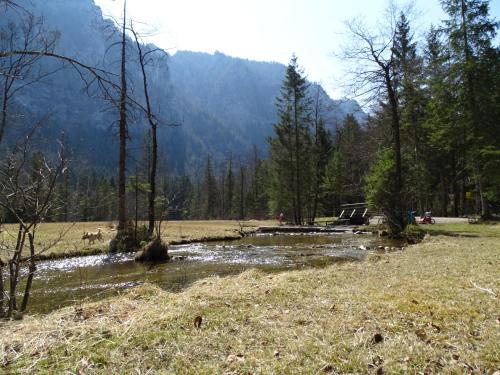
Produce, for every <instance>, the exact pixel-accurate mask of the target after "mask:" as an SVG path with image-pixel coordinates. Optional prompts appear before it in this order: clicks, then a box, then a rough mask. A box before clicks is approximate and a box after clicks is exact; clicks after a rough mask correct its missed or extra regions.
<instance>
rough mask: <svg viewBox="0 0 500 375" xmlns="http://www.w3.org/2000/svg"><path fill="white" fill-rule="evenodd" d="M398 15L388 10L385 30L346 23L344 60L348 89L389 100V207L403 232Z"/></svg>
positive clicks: (396, 228) (393, 224)
mask: <svg viewBox="0 0 500 375" xmlns="http://www.w3.org/2000/svg"><path fill="white" fill-rule="evenodd" d="M397 14H399V12H398V11H397V9H396V7H395V6H394V5H390V6H389V9H388V11H387V19H386V20H385V21H386V22H384V27H383V28H379V29H378V30H377V29H375V31H372V30H370V29H369V28H368V27H367V26H366V25H365V24H364V23H363V22H362V21H361V20H359V19H357V20H352V21H350V22H348V23H347V28H348V32H349V35H350V37H351V40H350V43H349V44H348V45H347V46H345V47H344V49H343V54H342V58H343V59H345V60H348V61H351V62H352V63H353V66H354V68H353V69H352V70H351V71H350V72H349V79H350V80H351V81H350V83H349V85H348V86H349V88H350V89H352V90H353V92H354V93H356V94H357V95H359V96H362V97H364V98H365V99H366V100H367V101H368V102H381V101H382V98H385V100H387V103H388V104H387V109H388V112H389V114H390V120H391V135H392V142H391V149H392V154H393V158H394V171H393V172H394V180H393V181H392V185H393V186H392V189H391V192H392V202H390V204H388V205H387V212H385V214H386V215H387V217H388V219H389V224H390V226H391V228H392V229H393V231H395V232H401V231H402V230H403V229H404V227H405V220H404V214H403V202H402V195H401V192H402V190H403V177H402V167H401V140H400V113H399V108H398V95H397V92H396V87H395V76H394V70H393V68H394V63H395V56H394V50H393V48H392V47H393V42H394V37H395V33H396V22H397V20H396V17H397Z"/></svg>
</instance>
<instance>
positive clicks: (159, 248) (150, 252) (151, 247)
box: [135, 238, 170, 262]
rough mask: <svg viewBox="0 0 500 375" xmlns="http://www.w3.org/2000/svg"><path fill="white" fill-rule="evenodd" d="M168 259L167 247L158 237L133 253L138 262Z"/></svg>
mask: <svg viewBox="0 0 500 375" xmlns="http://www.w3.org/2000/svg"><path fill="white" fill-rule="evenodd" d="M169 259H170V257H169V256H168V247H167V245H165V244H164V243H163V242H162V241H161V239H159V238H155V239H154V240H153V241H151V242H149V243H148V244H146V245H145V246H143V248H142V249H141V250H139V251H138V252H137V254H136V255H135V260H136V261H138V262H161V261H165V260H169Z"/></svg>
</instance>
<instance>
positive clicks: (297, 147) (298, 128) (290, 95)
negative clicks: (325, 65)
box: [269, 56, 312, 224]
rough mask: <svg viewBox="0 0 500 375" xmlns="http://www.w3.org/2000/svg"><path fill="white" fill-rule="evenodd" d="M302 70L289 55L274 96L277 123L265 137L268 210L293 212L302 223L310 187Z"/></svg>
mask: <svg viewBox="0 0 500 375" xmlns="http://www.w3.org/2000/svg"><path fill="white" fill-rule="evenodd" d="M308 88H309V85H308V83H307V80H306V78H305V76H304V73H303V70H302V69H301V68H300V67H299V65H298V63H297V57H295V56H293V57H292V59H291V60H290V63H289V64H288V67H287V70H286V76H285V80H284V82H283V85H282V87H281V91H280V96H279V97H278V98H277V108H278V118H279V119H278V123H277V124H275V125H274V131H275V133H276V135H275V137H274V138H270V139H269V144H270V153H271V160H272V169H271V173H272V184H271V187H270V198H271V200H272V202H271V209H272V210H275V212H277V211H286V212H285V215H286V214H288V215H293V222H294V223H295V224H303V222H304V211H305V203H306V202H307V201H308V200H310V199H311V198H312V197H311V186H312V178H311V176H312V170H311V169H312V168H311V162H312V158H311V150H312V140H311V134H310V126H311V104H312V103H311V99H310V97H309V96H308Z"/></svg>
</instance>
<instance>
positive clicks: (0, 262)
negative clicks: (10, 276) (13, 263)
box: [0, 259, 5, 318]
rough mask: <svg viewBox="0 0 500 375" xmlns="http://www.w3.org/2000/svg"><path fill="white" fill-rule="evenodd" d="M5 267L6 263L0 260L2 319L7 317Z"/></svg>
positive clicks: (0, 308) (0, 315)
mask: <svg viewBox="0 0 500 375" xmlns="http://www.w3.org/2000/svg"><path fill="white" fill-rule="evenodd" d="M3 267H4V263H3V262H2V259H0V318H3V317H4V316H5V307H4V306H5V300H4V295H5V286H4V283H3Z"/></svg>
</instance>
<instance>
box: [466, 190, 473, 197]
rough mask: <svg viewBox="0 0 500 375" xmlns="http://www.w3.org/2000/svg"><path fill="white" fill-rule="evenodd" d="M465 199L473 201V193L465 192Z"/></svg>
mask: <svg viewBox="0 0 500 375" xmlns="http://www.w3.org/2000/svg"><path fill="white" fill-rule="evenodd" d="M465 198H467V199H472V191H466V192H465Z"/></svg>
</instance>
